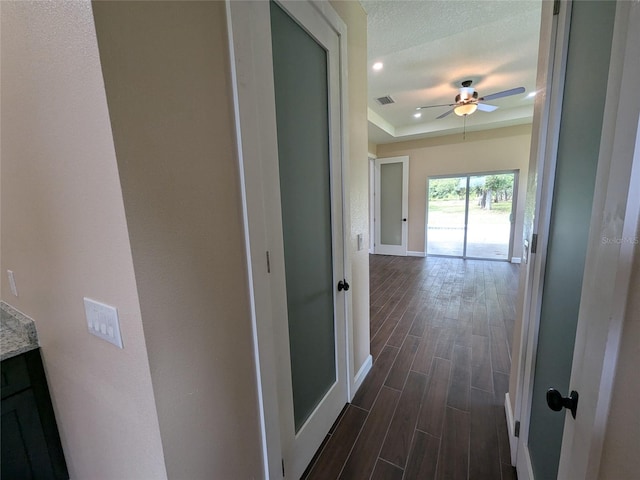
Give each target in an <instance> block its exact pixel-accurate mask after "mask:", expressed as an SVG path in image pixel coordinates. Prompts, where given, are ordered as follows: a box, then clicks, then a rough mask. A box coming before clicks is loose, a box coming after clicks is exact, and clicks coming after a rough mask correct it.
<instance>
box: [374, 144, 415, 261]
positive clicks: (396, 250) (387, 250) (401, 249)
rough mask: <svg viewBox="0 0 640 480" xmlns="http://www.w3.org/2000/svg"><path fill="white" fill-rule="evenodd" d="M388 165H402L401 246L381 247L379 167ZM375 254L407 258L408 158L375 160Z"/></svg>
mask: <svg viewBox="0 0 640 480" xmlns="http://www.w3.org/2000/svg"><path fill="white" fill-rule="evenodd" d="M388 163H402V217H403V218H404V219H405V220H403V222H402V244H401V245H397V246H396V245H382V242H381V238H380V237H381V234H380V230H381V227H380V198H381V194H380V190H381V187H380V167H381V166H382V165H386V164H388ZM374 198H375V218H374V223H375V228H374V232H375V237H376V240H375V247H374V251H375V253H378V254H382V255H398V256H403V257H406V256H407V248H408V243H409V157H407V156H401V157H388V158H376V159H375V196H374Z"/></svg>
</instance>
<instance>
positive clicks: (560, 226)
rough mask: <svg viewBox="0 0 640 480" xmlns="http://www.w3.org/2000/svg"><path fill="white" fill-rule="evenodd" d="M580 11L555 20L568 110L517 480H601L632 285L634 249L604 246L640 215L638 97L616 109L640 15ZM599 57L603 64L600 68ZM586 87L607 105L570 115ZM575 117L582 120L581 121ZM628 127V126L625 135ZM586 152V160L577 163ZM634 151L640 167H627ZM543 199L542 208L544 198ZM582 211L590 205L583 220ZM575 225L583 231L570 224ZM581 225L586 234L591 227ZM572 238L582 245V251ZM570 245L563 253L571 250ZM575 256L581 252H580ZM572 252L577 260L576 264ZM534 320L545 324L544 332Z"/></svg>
mask: <svg viewBox="0 0 640 480" xmlns="http://www.w3.org/2000/svg"><path fill="white" fill-rule="evenodd" d="M579 3H580V5H579V6H576V4H574V6H573V8H574V10H573V15H571V16H570V15H569V12H571V4H570V3H567V4H563V5H562V7H561V15H560V22H559V24H560V28H559V32H560V33H561V34H562V35H561V38H562V41H561V42H560V44H559V49H560V50H559V56H558V58H557V60H558V61H559V62H560V63H559V64H557V65H556V67H558V68H559V70H562V68H561V67H562V65H561V64H562V62H563V58H566V57H564V55H565V54H566V55H568V56H569V60H568V64H569V65H571V70H567V74H566V79H564V81H563V82H562V83H563V84H564V86H565V91H564V98H563V95H560V97H559V98H560V99H563V101H562V104H563V111H564V113H563V114H562V116H561V115H560V111H555V112H553V113H552V114H551V116H550V123H549V125H550V127H549V131H548V136H549V140H550V142H551V143H550V144H552V143H554V142H555V140H554V139H557V142H558V145H557V158H558V165H556V164H555V156H556V154H555V152H549V156H550V158H551V161H549V158H547V164H546V169H545V175H544V176H543V180H542V182H541V183H542V184H544V185H543V191H545V192H546V193H547V195H550V193H551V189H553V191H554V192H555V194H554V198H553V210H554V213H553V215H552V214H551V211H550V208H548V206H547V207H545V208H543V212H542V215H541V216H542V218H543V220H542V221H544V219H545V218H546V219H547V220H548V219H549V218H550V217H551V224H550V226H549V228H548V231H546V234H545V235H541V238H540V240H539V242H538V249H539V250H540V251H539V253H540V255H536V256H535V258H534V259H535V274H534V276H533V285H532V293H531V299H530V302H531V306H530V308H531V310H530V315H531V317H530V318H531V319H532V325H531V326H530V327H528V328H526V326H525V327H524V328H523V331H524V334H525V336H526V337H527V342H526V346H527V349H528V351H527V363H526V366H525V372H524V373H525V374H524V380H523V395H522V397H523V398H522V402H523V406H522V407H521V410H519V413H518V411H517V413H516V415H517V416H520V418H521V419H522V428H521V429H520V438H519V439H518V446H517V467H518V478H521V479H532V478H556V477H557V478H562V479H564V478H594V479H595V478H597V476H598V466H599V459H600V454H601V448H602V439H603V437H604V430H605V427H606V416H607V412H608V405H609V398H610V395H611V384H612V382H613V373H614V371H615V361H616V356H617V349H618V344H619V334H620V325H621V322H622V318H623V317H624V304H625V300H626V293H627V290H628V287H629V284H628V282H629V265H630V261H629V258H630V256H631V249H632V248H630V246H629V245H624V242H616V241H615V240H614V241H611V242H610V243H608V242H604V243H603V239H604V238H610V239H623V238H626V237H625V234H626V235H627V236H628V237H629V238H633V237H631V236H632V235H633V234H630V233H628V232H633V231H636V230H635V229H636V228H637V221H638V210H639V208H640V206H639V205H638V204H639V203H640V202H639V197H640V194H639V193H638V183H639V180H638V175H640V172H638V161H637V158H638V147H637V128H638V112H639V111H640V101H639V99H637V98H634V99H633V100H632V101H626V100H625V101H624V102H620V103H619V100H620V99H626V98H627V95H632V92H633V89H634V85H635V83H634V79H635V78H636V77H637V75H638V73H639V72H640V69H639V66H638V63H639V61H638V59H639V58H640V55H639V52H638V49H639V47H638V45H640V42H638V39H639V38H640V37H639V36H638V35H639V33H638V15H637V12H635V19H633V18H632V17H633V15H631V14H630V12H629V8H628V7H629V6H628V5H626V4H620V3H619V4H617V10H616V11H615V12H614V11H613V10H611V9H610V8H609V7H611V6H613V4H609V5H608V6H607V2H597V3H596V2H594V3H590V4H588V5H587V4H585V3H583V2H579ZM585 6H586V8H585ZM576 8H577V9H578V11H577V12H576ZM603 9H604V10H603ZM636 10H637V9H636ZM614 13H615V23H614V21H613V14H614ZM569 18H571V30H572V34H573V36H572V37H571V38H572V39H573V45H574V47H576V45H580V46H581V48H584V49H585V50H586V51H588V52H589V57H590V58H589V60H588V61H586V62H584V61H582V62H581V61H580V60H577V59H576V57H575V56H574V57H572V52H571V50H570V49H571V47H569V49H567V44H568V38H569V37H568V35H567V33H568V25H569ZM596 18H597V22H596V23H598V25H599V27H602V28H604V29H605V30H606V29H607V28H608V29H609V32H608V34H607V32H606V31H600V32H599V33H598V34H597V35H596V34H595V33H594V32H593V30H592V28H591V27H592V26H593V24H594V21H595V19H596ZM634 22H635V23H634ZM613 26H615V30H614V32H613V42H611V30H612V27H613ZM631 26H633V27H631ZM627 32H634V33H629V34H627ZM591 35H595V37H597V38H598V42H599V43H601V44H600V45H599V46H598V47H597V48H591V47H590V46H589V45H588V41H585V40H586V39H587V38H589V37H590V36H591ZM607 37H608V38H607ZM580 38H582V40H580ZM625 42H626V48H625ZM569 45H571V44H569ZM612 45H613V50H612V51H613V52H625V55H626V56H628V58H625V59H623V58H622V56H621V55H617V54H614V55H612V56H611V63H610V64H609V59H608V52H609V51H611V48H612ZM576 48H577V47H576ZM598 48H599V49H600V50H599V51H598ZM562 51H564V54H563V53H562ZM577 55H578V56H580V53H577ZM572 58H573V60H571V59H572ZM631 58H633V59H631ZM603 61H604V62H606V63H607V65H602V62H603ZM571 62H573V63H571ZM597 62H600V65H601V67H600V68H599V69H597V68H596V70H600V71H601V75H600V78H599V79H598V78H594V77H591V78H590V79H589V82H586V83H581V82H580V78H581V74H580V70H581V69H582V68H584V69H587V70H593V69H594V67H593V64H594V63H597ZM623 65H624V69H623ZM602 70H604V71H602ZM607 71H608V77H607V75H606V72H607ZM556 73H557V72H555V73H554V76H555V75H556ZM602 74H604V78H603V77H602ZM557 78H562V75H559V76H558V77H557ZM620 78H622V81H620V80H619V79H620ZM621 85H622V87H621ZM581 88H589V89H592V90H593V91H594V93H595V92H598V93H597V95H599V96H601V98H603V99H604V98H607V102H606V104H603V105H601V106H600V107H599V108H600V110H601V111H600V113H598V112H594V111H592V110H591V111H583V110H580V109H579V108H578V107H577V106H579V104H580V101H579V100H578V98H577V97H579V96H580V95H581V94H584V92H583V93H580V89H581ZM552 95H557V91H556V93H554V92H553V90H552ZM616 110H617V114H616ZM576 112H580V113H579V114H578V115H576ZM598 115H600V119H599V120H598V118H597V117H598ZM561 117H562V120H560V119H561ZM572 117H573V119H572ZM614 118H615V119H614ZM574 122H575V125H572V124H573V123H574ZM560 123H562V128H560ZM554 125H555V127H554ZM623 125H624V126H625V128H620V127H621V126H623ZM629 126H630V127H631V128H630V129H629V128H628V127H629ZM561 131H562V133H559V132H561ZM585 131H588V132H590V134H589V135H588V136H589V137H590V138H591V139H592V141H595V142H597V145H592V146H591V147H588V146H586V145H585V146H584V147H588V148H587V149H586V150H584V151H582V150H578V151H576V150H575V149H574V148H573V147H575V145H576V142H575V140H572V136H574V137H575V136H576V135H577V134H578V133H579V132H582V133H583V134H584V132H585ZM580 138H582V137H580ZM598 150H599V154H598V155H597V172H595V174H592V175H593V177H594V179H595V188H594V189H593V194H592V195H591V194H589V193H588V191H587V190H584V187H585V183H587V180H585V178H584V176H583V175H584V171H585V170H586V169H593V168H594V167H595V166H594V165H592V162H591V161H589V160H588V158H587V157H589V156H590V155H593V154H594V152H598ZM581 152H582V153H584V152H588V153H586V154H585V155H583V154H581ZM634 152H635V154H634ZM576 154H577V155H578V157H576V160H579V161H577V162H574V166H573V167H572V166H571V164H572V162H571V160H569V162H567V161H566V158H567V157H571V156H573V155H576ZM634 155H635V158H636V161H635V166H634V168H633V170H632V164H633V163H634V160H633V159H634ZM585 162H586V163H585ZM589 165H592V166H591V167H589ZM572 168H573V169H575V170H576V171H578V172H580V175H582V176H581V182H578V183H577V184H576V183H573V179H572V178H571V177H572V175H571V173H570V172H571V169H572ZM554 172H555V173H554ZM573 176H575V175H573ZM572 183H573V186H572ZM591 185H593V183H591ZM574 187H577V188H574ZM581 189H582V190H581ZM586 195H589V196H592V198H593V202H591V201H590V200H585V198H586V197H585V196H586ZM541 203H543V204H544V203H546V200H545V199H544V198H543V199H542V202H541ZM581 203H582V204H583V205H584V204H585V203H587V205H588V206H591V204H592V205H593V207H592V209H591V208H590V209H589V211H582V212H580V211H579V210H580V208H579V205H580V204H581ZM543 207H544V205H543ZM576 207H577V209H576ZM545 209H546V210H547V211H546V212H545V211H544V210H545ZM585 215H586V216H587V218H584V217H585ZM572 222H575V224H574V223H572ZM574 225H576V226H578V229H576V228H573V227H574ZM585 227H588V228H587V230H586V231H585ZM567 228H568V229H569V230H567ZM542 230H543V231H545V228H543V229H542ZM567 231H570V232H571V237H570V239H567V235H566V233H564V232H567ZM581 232H582V233H581ZM625 232H626V233H625ZM547 235H548V237H547ZM576 238H578V239H580V238H581V239H587V240H586V241H585V240H582V241H581V242H580V243H579V244H577V243H576V242H575V241H574V240H575V239H576ZM569 245H570V249H567V247H568V246H569ZM581 250H582V251H583V252H584V253H580V251H581ZM576 253H579V254H580V257H581V258H582V259H581V258H580V257H576ZM567 261H568V262H567ZM580 263H582V265H583V266H582V265H580ZM543 278H544V282H543ZM536 317H539V318H540V323H539V324H538V323H536V321H535V320H536ZM545 319H546V320H545ZM527 330H528V331H527ZM569 372H570V373H569ZM551 387H555V388H558V390H560V392H561V393H562V395H563V396H568V395H569V392H570V391H573V390H575V391H577V392H578V394H579V401H578V405H577V407H578V408H577V412H576V413H577V415H576V418H575V419H574V418H573V416H572V415H571V414H570V413H569V412H568V411H567V412H566V413H564V412H552V411H551V410H549V408H548V406H547V404H546V403H547V402H546V398H545V396H546V395H545V394H546V393H547V390H548V389H549V388H551Z"/></svg>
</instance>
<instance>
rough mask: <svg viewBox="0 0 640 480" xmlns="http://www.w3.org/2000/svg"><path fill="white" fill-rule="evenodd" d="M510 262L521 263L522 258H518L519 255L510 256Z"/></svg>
mask: <svg viewBox="0 0 640 480" xmlns="http://www.w3.org/2000/svg"><path fill="white" fill-rule="evenodd" d="M511 263H522V258H520V257H511Z"/></svg>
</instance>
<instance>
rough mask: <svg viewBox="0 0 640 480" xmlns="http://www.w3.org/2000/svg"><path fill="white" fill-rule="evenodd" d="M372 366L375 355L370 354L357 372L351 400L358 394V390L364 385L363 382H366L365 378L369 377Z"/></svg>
mask: <svg viewBox="0 0 640 480" xmlns="http://www.w3.org/2000/svg"><path fill="white" fill-rule="evenodd" d="M372 366H373V357H372V356H371V355H369V356H368V357H367V359H366V360H365V361H364V363H363V364H362V366H361V367H360V370H358V373H356V376H355V378H354V379H353V388H352V389H351V398H350V399H349V401H351V400H353V397H355V396H356V392H357V391H358V389H359V388H360V386H361V385H362V382H364V379H365V378H367V374H368V373H369V370H371V367H372Z"/></svg>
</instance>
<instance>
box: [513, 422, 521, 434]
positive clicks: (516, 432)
mask: <svg viewBox="0 0 640 480" xmlns="http://www.w3.org/2000/svg"><path fill="white" fill-rule="evenodd" d="M513 436H514V437H519V436H520V420H516V424H515V426H514V427H513Z"/></svg>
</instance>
